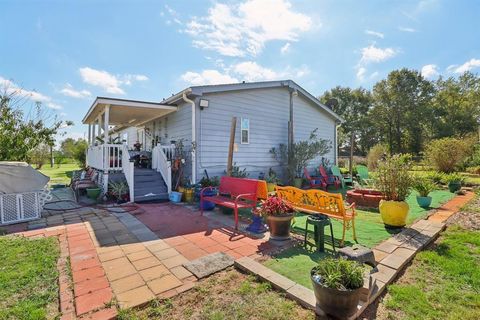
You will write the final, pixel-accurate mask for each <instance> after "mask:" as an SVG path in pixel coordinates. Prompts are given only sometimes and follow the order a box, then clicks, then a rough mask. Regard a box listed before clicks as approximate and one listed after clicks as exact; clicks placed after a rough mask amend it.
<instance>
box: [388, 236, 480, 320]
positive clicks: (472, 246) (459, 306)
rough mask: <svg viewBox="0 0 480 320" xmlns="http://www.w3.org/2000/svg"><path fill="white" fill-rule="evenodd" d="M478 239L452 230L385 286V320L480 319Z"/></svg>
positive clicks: (479, 239) (479, 247)
mask: <svg viewBox="0 0 480 320" xmlns="http://www.w3.org/2000/svg"><path fill="white" fill-rule="evenodd" d="M479 270H480V237H479V235H478V231H468V230H465V229H461V228H460V227H452V228H449V229H447V231H446V232H445V233H443V234H442V236H441V237H440V239H439V240H437V242H436V243H435V245H434V246H433V247H432V248H430V249H428V250H426V251H423V252H420V253H419V254H418V255H417V256H416V257H415V259H414V261H413V264H412V266H411V267H409V268H408V269H407V272H406V273H405V275H404V276H403V277H402V278H401V279H400V280H399V281H398V282H397V283H395V284H392V285H390V286H389V287H388V295H387V296H386V298H385V300H384V308H385V310H386V317H385V318H387V319H398V318H399V317H401V318H402V319H426V320H428V319H432V320H433V319H464V320H467V319H472V320H473V319H480V272H479Z"/></svg>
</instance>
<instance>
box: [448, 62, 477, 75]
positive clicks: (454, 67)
mask: <svg viewBox="0 0 480 320" xmlns="http://www.w3.org/2000/svg"><path fill="white" fill-rule="evenodd" d="M478 67H480V59H470V60H469V61H467V62H465V63H464V64H462V65H461V66H458V65H451V66H448V68H447V70H448V71H453V72H455V73H464V72H467V71H470V70H472V69H475V68H478Z"/></svg>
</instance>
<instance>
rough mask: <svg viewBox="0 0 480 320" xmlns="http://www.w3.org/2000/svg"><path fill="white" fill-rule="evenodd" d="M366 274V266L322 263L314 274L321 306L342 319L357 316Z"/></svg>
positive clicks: (334, 261)
mask: <svg viewBox="0 0 480 320" xmlns="http://www.w3.org/2000/svg"><path fill="white" fill-rule="evenodd" d="M363 274H364V269H363V267H362V266H361V265H360V264H358V263H357V262H355V261H352V260H346V259H342V258H341V259H334V258H327V259H323V260H321V261H320V263H319V265H318V266H316V267H314V268H313V269H312V270H311V272H310V279H311V281H312V285H313V292H314V293H315V300H316V302H317V306H318V307H319V308H320V309H321V310H322V311H323V312H325V313H326V314H328V315H331V316H334V317H335V318H338V319H347V318H349V317H351V316H352V315H354V314H355V312H356V311H357V306H358V303H359V302H360V296H361V291H362V287H363Z"/></svg>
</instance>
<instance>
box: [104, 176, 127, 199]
mask: <svg viewBox="0 0 480 320" xmlns="http://www.w3.org/2000/svg"><path fill="white" fill-rule="evenodd" d="M108 189H109V191H110V194H111V195H112V196H113V197H115V199H116V200H117V203H124V202H126V199H127V196H128V184H127V182H126V181H123V180H120V181H116V182H115V181H111V182H109V183H108Z"/></svg>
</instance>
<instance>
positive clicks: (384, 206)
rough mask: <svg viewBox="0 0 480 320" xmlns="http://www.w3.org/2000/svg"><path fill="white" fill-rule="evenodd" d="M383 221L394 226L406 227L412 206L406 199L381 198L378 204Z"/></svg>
mask: <svg viewBox="0 0 480 320" xmlns="http://www.w3.org/2000/svg"><path fill="white" fill-rule="evenodd" d="M378 209H379V210H380V215H381V216H382V220H383V223H384V224H385V225H387V226H392V227H404V226H405V224H406V222H407V215H408V210H409V209H410V207H409V206H408V203H406V202H405V201H387V200H381V201H380V204H379V205H378Z"/></svg>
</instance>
